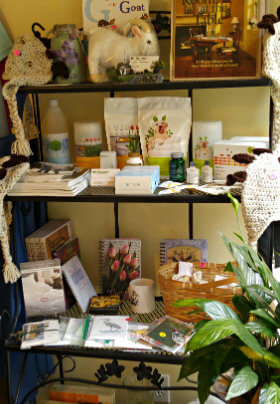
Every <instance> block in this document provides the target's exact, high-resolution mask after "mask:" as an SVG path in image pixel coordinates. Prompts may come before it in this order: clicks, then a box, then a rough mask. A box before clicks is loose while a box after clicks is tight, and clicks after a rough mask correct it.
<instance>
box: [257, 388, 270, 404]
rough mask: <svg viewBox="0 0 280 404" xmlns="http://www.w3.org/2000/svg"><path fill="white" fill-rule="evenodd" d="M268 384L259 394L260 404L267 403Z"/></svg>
mask: <svg viewBox="0 0 280 404" xmlns="http://www.w3.org/2000/svg"><path fill="white" fill-rule="evenodd" d="M268 387H269V386H268V384H265V385H263V386H262V388H261V391H260V395H259V403H258V404H265V399H266V395H267V390H268Z"/></svg>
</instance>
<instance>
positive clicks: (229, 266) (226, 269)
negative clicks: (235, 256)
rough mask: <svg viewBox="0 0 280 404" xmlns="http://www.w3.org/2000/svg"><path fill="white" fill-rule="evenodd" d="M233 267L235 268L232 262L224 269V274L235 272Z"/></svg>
mask: <svg viewBox="0 0 280 404" xmlns="http://www.w3.org/2000/svg"><path fill="white" fill-rule="evenodd" d="M233 267H234V265H233V264H232V262H228V263H227V265H226V267H225V269H224V272H234V269H233Z"/></svg>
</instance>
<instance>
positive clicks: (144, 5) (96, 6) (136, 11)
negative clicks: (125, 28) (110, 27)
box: [83, 0, 149, 35]
mask: <svg viewBox="0 0 280 404" xmlns="http://www.w3.org/2000/svg"><path fill="white" fill-rule="evenodd" d="M144 14H149V0H128V1H123V0H83V27H84V33H85V34H86V35H89V33H90V30H91V29H93V28H96V27H97V26H98V21H100V20H105V21H108V22H109V21H112V20H115V21H114V24H115V25H121V24H123V23H124V22H126V21H129V20H132V19H134V18H141V17H142V15H144Z"/></svg>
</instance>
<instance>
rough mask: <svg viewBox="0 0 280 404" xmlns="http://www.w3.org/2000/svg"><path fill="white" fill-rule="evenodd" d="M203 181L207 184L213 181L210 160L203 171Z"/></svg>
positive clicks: (206, 161)
mask: <svg viewBox="0 0 280 404" xmlns="http://www.w3.org/2000/svg"><path fill="white" fill-rule="evenodd" d="M201 181H202V182H205V183H206V184H208V183H209V182H212V181H213V170H212V167H210V163H209V161H208V160H205V163H204V166H203V167H202V169H201Z"/></svg>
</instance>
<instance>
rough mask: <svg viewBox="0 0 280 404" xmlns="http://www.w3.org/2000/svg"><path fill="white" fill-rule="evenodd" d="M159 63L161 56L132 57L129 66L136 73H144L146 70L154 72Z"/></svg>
mask: <svg viewBox="0 0 280 404" xmlns="http://www.w3.org/2000/svg"><path fill="white" fill-rule="evenodd" d="M158 61H159V56H131V57H130V61H129V64H130V67H131V68H132V70H133V72H134V73H143V72H144V71H145V70H148V71H149V72H152V71H153V68H154V65H155V63H156V62H158Z"/></svg>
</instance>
